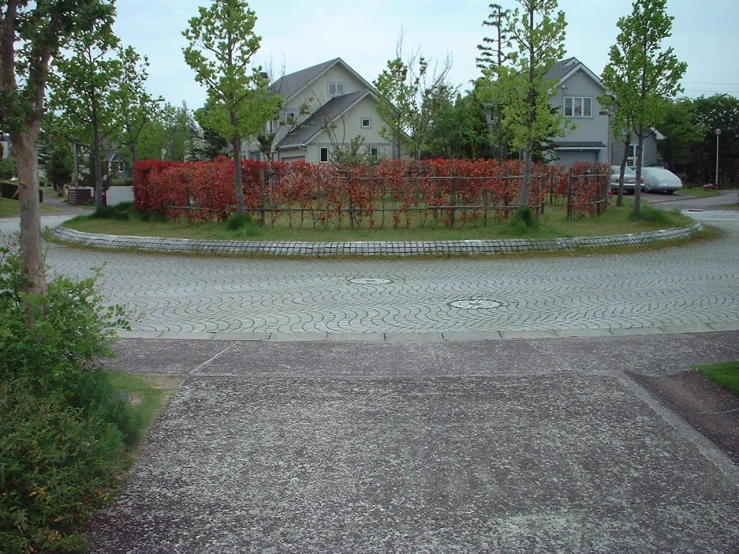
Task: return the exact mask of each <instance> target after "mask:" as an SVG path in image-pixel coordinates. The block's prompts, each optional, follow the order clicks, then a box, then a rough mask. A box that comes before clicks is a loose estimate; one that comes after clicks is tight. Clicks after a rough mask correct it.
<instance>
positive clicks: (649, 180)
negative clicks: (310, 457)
mask: <svg viewBox="0 0 739 554" xmlns="http://www.w3.org/2000/svg"><path fill="white" fill-rule="evenodd" d="M641 176H642V178H643V179H644V186H645V188H646V189H647V192H665V193H667V194H672V193H673V192H675V191H676V190H680V189H681V188H683V182H682V181H681V180H680V177H678V176H677V175H675V174H674V173H673V172H672V171H668V170H667V169H663V168H661V167H643V168H642V170H641Z"/></svg>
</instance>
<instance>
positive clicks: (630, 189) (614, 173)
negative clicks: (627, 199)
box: [611, 165, 645, 194]
mask: <svg viewBox="0 0 739 554" xmlns="http://www.w3.org/2000/svg"><path fill="white" fill-rule="evenodd" d="M620 173H621V166H620V165H612V166H611V190H612V191H618V177H619V175H620ZM641 182H642V186H641V190H642V191H643V190H645V189H644V179H642V180H641ZM635 188H636V172H635V171H634V170H633V169H631V168H630V167H628V166H626V167H625V168H624V192H627V193H631V194H634V189H635Z"/></svg>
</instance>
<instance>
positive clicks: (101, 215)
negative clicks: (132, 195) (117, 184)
mask: <svg viewBox="0 0 739 554" xmlns="http://www.w3.org/2000/svg"><path fill="white" fill-rule="evenodd" d="M90 217H91V218H92V219H117V220H120V221H128V220H129V219H131V216H130V215H129V214H128V211H127V210H126V209H125V207H124V208H121V205H120V204H119V205H117V206H98V208H96V209H95V211H94V212H93V213H91V214H90Z"/></svg>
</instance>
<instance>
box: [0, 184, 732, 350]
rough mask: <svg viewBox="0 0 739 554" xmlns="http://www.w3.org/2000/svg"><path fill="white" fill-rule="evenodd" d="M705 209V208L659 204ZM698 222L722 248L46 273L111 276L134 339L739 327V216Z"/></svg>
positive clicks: (136, 261)
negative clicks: (136, 334)
mask: <svg viewBox="0 0 739 554" xmlns="http://www.w3.org/2000/svg"><path fill="white" fill-rule="evenodd" d="M655 196H656V195H655ZM654 200H674V197H665V196H661V197H660V196H656V198H655V199H654ZM695 202H698V203H699V204H701V205H703V204H705V200H699V201H694V200H681V201H677V202H675V201H672V202H666V203H665V204H664V205H663V206H664V207H671V208H672V207H677V206H679V205H682V206H685V207H690V206H691V205H692V204H691V203H695ZM691 215H693V217H695V218H696V219H698V220H699V221H703V222H706V223H710V224H712V225H716V226H718V227H721V228H722V229H724V230H725V231H726V232H727V235H726V237H724V238H722V239H720V240H717V241H714V242H711V243H708V244H703V243H699V244H692V245H688V246H684V247H680V248H671V249H667V250H661V251H657V252H643V253H638V254H626V255H609V256H576V257H572V258H547V259H528V258H511V259H503V258H497V259H492V260H464V259H450V260H423V259H414V260H405V259H404V260H286V259H276V260H270V259H247V258H203V257H189V256H174V255H149V254H133V253H126V252H98V251H91V250H84V249H76V248H68V247H60V246H54V245H52V246H51V247H50V249H49V252H48V262H49V265H50V266H51V268H52V270H53V271H55V272H63V273H65V274H68V275H72V276H75V277H84V276H88V275H91V273H92V272H91V270H90V268H92V267H97V266H102V265H105V269H104V272H105V276H104V278H103V279H102V280H101V282H100V286H101V290H102V292H103V294H104V295H105V297H106V298H107V299H108V300H109V301H110V302H111V303H118V304H123V305H126V306H127V307H128V308H129V313H130V314H131V319H132V328H133V329H134V330H137V331H164V332H168V331H170V332H212V333H215V332H234V333H245V334H253V333H271V334H274V335H276V336H279V335H295V334H297V333H302V334H306V333H307V334H309V335H313V334H324V335H325V334H327V333H328V334H331V335H343V336H346V337H350V336H352V334H358V333H361V334H368V333H375V334H394V333H404V334H407V333H424V334H428V333H446V334H448V335H451V334H453V333H475V332H489V331H504V332H506V331H507V332H516V331H536V330H550V331H562V330H603V329H614V330H620V329H656V328H658V327H664V326H696V325H698V326H700V325H706V324H710V325H714V326H715V327H714V328H718V329H720V328H722V327H721V326H722V325H726V324H737V323H739V285H738V284H737V283H738V282H739V279H738V277H737V274H738V273H739V271H738V268H739V263H737V260H739V213H737V212H731V211H704V212H692V213H691ZM62 218H63V216H47V217H45V218H44V221H45V222H46V223H47V224H56V223H58V222H59V221H60V220H61V219H62ZM12 226H13V220H8V219H6V220H4V221H2V222H0V229H2V230H5V231H7V230H8V229H10V228H12Z"/></svg>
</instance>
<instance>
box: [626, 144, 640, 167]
mask: <svg viewBox="0 0 739 554" xmlns="http://www.w3.org/2000/svg"><path fill="white" fill-rule="evenodd" d="M636 148H637V145H636V144H630V145H629V155H628V157H627V158H626V165H628V166H629V167H636Z"/></svg>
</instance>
